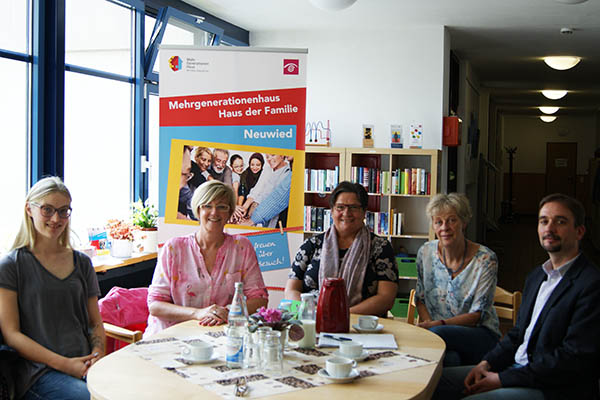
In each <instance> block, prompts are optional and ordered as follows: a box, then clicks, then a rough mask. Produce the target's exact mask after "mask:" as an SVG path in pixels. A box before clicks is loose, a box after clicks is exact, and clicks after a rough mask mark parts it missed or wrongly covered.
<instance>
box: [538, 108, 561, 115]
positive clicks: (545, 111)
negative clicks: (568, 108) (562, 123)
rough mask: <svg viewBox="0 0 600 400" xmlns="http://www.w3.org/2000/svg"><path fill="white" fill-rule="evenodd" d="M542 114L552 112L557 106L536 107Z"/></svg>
mask: <svg viewBox="0 0 600 400" xmlns="http://www.w3.org/2000/svg"><path fill="white" fill-rule="evenodd" d="M538 108H539V109H540V111H541V112H543V113H544V114H554V113H555V112H557V111H558V107H538Z"/></svg>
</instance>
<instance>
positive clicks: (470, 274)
mask: <svg viewBox="0 0 600 400" xmlns="http://www.w3.org/2000/svg"><path fill="white" fill-rule="evenodd" d="M437 248H438V240H432V241H430V242H427V243H425V244H424V245H423V246H421V248H420V249H419V252H418V254H417V274H418V279H417V289H416V297H417V299H418V300H419V301H421V302H422V303H424V304H425V306H426V307H427V311H429V314H430V315H431V319H432V320H434V321H436V320H440V319H448V318H452V317H454V316H456V315H460V314H467V313H473V312H478V311H479V312H481V319H480V320H479V323H478V324H477V325H478V326H484V327H486V328H488V329H489V330H491V331H492V332H494V333H495V334H496V335H498V337H500V328H499V322H498V316H497V315H496V309H495V308H494V292H495V290H496V283H497V279H498V277H497V273H498V258H497V257H496V254H495V253H494V252H493V251H492V250H490V249H488V248H487V247H485V246H483V245H479V250H477V253H476V254H475V257H473V259H472V260H471V262H470V263H469V264H468V265H467V266H466V267H465V268H464V269H463V270H462V272H460V273H459V274H458V275H457V276H456V277H455V278H454V279H452V275H451V273H450V272H449V270H448V269H447V268H446V266H445V265H444V263H443V262H442V260H440V258H439V257H438V255H437Z"/></svg>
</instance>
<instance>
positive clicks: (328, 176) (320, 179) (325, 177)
mask: <svg viewBox="0 0 600 400" xmlns="http://www.w3.org/2000/svg"><path fill="white" fill-rule="evenodd" d="M339 181H340V167H339V166H336V167H335V169H308V168H307V169H305V170H304V191H305V192H311V191H313V192H331V191H333V189H335V187H336V186H337V185H338V183H339Z"/></svg>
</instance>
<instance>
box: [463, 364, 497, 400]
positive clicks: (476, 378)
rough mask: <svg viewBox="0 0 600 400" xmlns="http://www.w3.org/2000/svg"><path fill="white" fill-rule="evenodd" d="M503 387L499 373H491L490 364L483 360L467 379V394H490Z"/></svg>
mask: <svg viewBox="0 0 600 400" xmlns="http://www.w3.org/2000/svg"><path fill="white" fill-rule="evenodd" d="M501 387H502V383H501V382H500V377H499V376H498V373H496V372H491V371H490V364H489V363H488V362H487V361H485V360H483V361H482V362H480V363H479V364H477V365H476V366H475V367H474V368H473V369H472V370H471V372H469V374H468V375H467V377H466V378H465V388H466V393H467V394H476V393H483V392H488V391H490V390H494V389H498V388H501Z"/></svg>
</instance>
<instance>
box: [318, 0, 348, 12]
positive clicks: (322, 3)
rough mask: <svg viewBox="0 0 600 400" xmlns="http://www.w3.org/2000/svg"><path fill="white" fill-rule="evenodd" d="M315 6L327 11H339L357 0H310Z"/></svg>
mask: <svg viewBox="0 0 600 400" xmlns="http://www.w3.org/2000/svg"><path fill="white" fill-rule="evenodd" d="M309 1H310V2H311V3H312V5H313V6H315V7H317V8H320V9H321V10H327V11H339V10H343V9H344V8H348V7H350V6H351V5H352V4H354V3H355V2H356V0H309Z"/></svg>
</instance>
